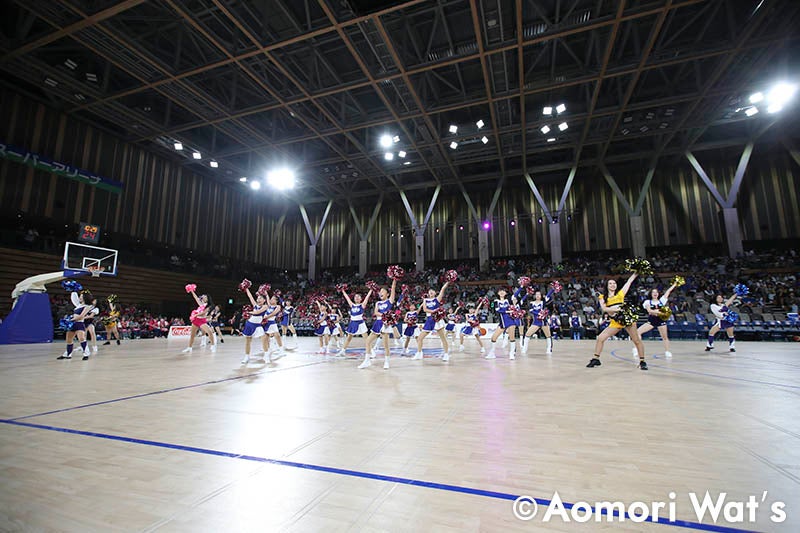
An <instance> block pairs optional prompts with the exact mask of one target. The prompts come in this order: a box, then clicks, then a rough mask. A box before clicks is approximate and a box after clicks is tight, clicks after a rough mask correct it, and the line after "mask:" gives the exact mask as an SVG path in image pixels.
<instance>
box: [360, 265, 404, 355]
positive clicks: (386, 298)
mask: <svg viewBox="0 0 800 533" xmlns="http://www.w3.org/2000/svg"><path fill="white" fill-rule="evenodd" d="M396 287H397V280H396V279H393V280H392V289H391V291H387V290H386V287H381V288H380V290H379V291H378V297H379V298H380V299H379V300H378V301H377V302H375V315H376V316H377V320H375V322H373V324H372V330H371V331H370V333H369V336H368V337H367V350H366V352H365V353H364V361H363V362H362V363H361V364H360V365H358V368H367V367H369V366H370V365H371V364H372V357H374V356H373V354H372V348H373V346H372V345H373V344H374V343H375V339H377V338H378V337H381V338H382V339H383V369H384V370H388V369H389V353H390V352H391V348H390V347H389V333H392V330H393V329H396V328H394V326H391V325H389V324H384V323H383V317H384V315H385V314H387V313H389V312H390V311H391V310H392V308H393V307H394V298H395V288H396Z"/></svg>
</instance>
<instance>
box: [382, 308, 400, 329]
mask: <svg viewBox="0 0 800 533" xmlns="http://www.w3.org/2000/svg"><path fill="white" fill-rule="evenodd" d="M381 319H382V320H383V323H384V325H387V326H394V325H395V324H397V321H398V320H399V319H400V315H399V312H398V311H389V312H388V313H384V314H383V317H382V318H381Z"/></svg>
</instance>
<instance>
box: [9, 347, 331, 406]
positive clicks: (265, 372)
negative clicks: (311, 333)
mask: <svg viewBox="0 0 800 533" xmlns="http://www.w3.org/2000/svg"><path fill="white" fill-rule="evenodd" d="M322 363H325V361H315V362H313V363H305V364H302V365H297V366H291V367H287V368H276V369H269V370H259V371H258V372H252V373H250V374H244V375H241V376H233V377H230V378H222V379H215V380H213V381H205V382H203V383H195V384H193V385H183V386H182V387H172V388H171V389H163V390H157V391H153V392H144V393H142V394H134V395H133V396H123V397H122V398H114V399H113V400H104V401H102V402H94V403H87V404H84V405H76V406H74V407H65V408H64V409H56V410H54V411H46V412H44V413H36V414H34V415H26V416H18V417H16V418H9V419H8V421H14V420H25V419H27V418H36V417H38V416H45V415H53V414H56V413H63V412H65V411H74V410H76V409H84V408H86V407H95V406H97V405H105V404H108V403H116V402H124V401H125V400H133V399H136V398H144V397H146V396H155V395H157V394H166V393H167V392H175V391H179V390H186V389H194V388H197V387H205V386H206V385H215V384H217V383H225V382H226V381H236V380H238V379H247V378H251V377H253V376H258V375H261V374H273V373H275V372H283V371H285V370H292V369H295V368H303V367H306V366H313V365H320V364H322Z"/></svg>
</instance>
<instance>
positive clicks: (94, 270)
mask: <svg viewBox="0 0 800 533" xmlns="http://www.w3.org/2000/svg"><path fill="white" fill-rule="evenodd" d="M86 270H87V271H88V272H89V274H91V275H92V277H93V278H99V277H100V273H101V272H103V271H105V268H103V267H101V266H90V267H86Z"/></svg>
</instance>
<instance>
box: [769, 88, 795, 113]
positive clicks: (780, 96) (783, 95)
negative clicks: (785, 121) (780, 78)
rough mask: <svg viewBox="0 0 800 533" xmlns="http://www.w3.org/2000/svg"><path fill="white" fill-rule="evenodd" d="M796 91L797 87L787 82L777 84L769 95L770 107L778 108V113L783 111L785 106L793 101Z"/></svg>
mask: <svg viewBox="0 0 800 533" xmlns="http://www.w3.org/2000/svg"><path fill="white" fill-rule="evenodd" d="M796 91H797V85H794V84H791V83H786V82H780V83H776V84H775V86H774V87H773V88H772V89H770V91H769V92H768V93H767V102H769V105H770V107H772V106H778V111H780V110H781V109H783V106H784V104H786V103H787V102H788V101H789V100H791V99H792V97H793V96H794V93H795V92H796ZM767 111H769V110H767Z"/></svg>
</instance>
